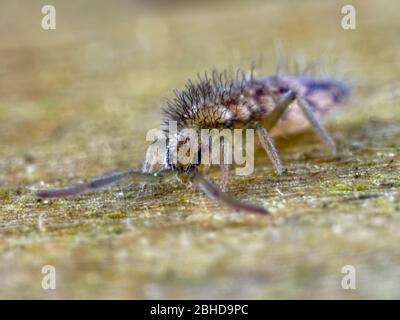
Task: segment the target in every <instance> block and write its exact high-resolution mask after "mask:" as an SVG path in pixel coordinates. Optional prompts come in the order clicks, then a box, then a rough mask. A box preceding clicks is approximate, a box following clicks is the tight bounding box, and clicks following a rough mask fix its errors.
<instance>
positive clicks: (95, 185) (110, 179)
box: [36, 169, 175, 198]
mask: <svg viewBox="0 0 400 320" xmlns="http://www.w3.org/2000/svg"><path fill="white" fill-rule="evenodd" d="M174 176H175V172H173V171H168V170H165V171H161V172H158V173H155V174H150V173H143V172H141V171H139V170H134V169H131V170H127V171H124V172H114V173H112V174H109V175H103V176H99V177H94V178H92V179H90V180H89V181H88V182H85V183H79V184H74V185H69V186H66V187H62V188H50V189H45V190H39V191H38V192H36V196H38V197H39V198H65V197H71V196H76V195H79V194H82V193H86V192H90V191H98V190H99V189H101V188H103V187H106V186H111V185H113V184H114V183H116V182H117V181H119V180H122V179H124V178H127V177H129V178H131V179H133V181H134V182H136V183H141V182H145V183H163V182H167V181H169V180H171V178H172V177H174Z"/></svg>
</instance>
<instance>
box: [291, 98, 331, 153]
mask: <svg viewBox="0 0 400 320" xmlns="http://www.w3.org/2000/svg"><path fill="white" fill-rule="evenodd" d="M296 101H297V103H298V105H299V107H300V108H301V110H302V111H303V113H304V115H305V116H306V118H307V120H308V121H309V122H310V124H311V126H312V127H313V128H314V130H315V131H317V133H318V134H319V135H320V136H321V138H322V140H324V142H325V143H326V144H327V145H328V146H329V147H330V148H331V149H332V153H335V152H336V144H335V141H334V140H333V138H332V137H331V135H330V134H329V133H328V132H327V131H326V130H325V128H324V127H323V126H322V124H321V122H320V121H319V120H318V118H317V117H316V116H315V114H314V112H313V111H312V107H311V106H310V104H309V103H308V102H307V101H306V100H305V99H304V98H303V97H302V96H301V95H297V97H296Z"/></svg>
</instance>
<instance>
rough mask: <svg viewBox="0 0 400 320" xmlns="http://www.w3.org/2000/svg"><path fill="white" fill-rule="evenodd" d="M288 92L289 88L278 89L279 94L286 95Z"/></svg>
mask: <svg viewBox="0 0 400 320" xmlns="http://www.w3.org/2000/svg"><path fill="white" fill-rule="evenodd" d="M288 91H289V87H280V88H279V93H282V94H283V93H286V92H288Z"/></svg>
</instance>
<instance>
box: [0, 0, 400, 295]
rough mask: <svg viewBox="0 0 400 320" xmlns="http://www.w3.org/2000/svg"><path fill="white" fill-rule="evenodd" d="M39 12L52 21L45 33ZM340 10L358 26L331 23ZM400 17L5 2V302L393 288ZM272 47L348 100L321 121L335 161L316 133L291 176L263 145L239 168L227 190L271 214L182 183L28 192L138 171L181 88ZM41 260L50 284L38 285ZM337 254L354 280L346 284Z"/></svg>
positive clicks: (260, 69) (260, 67)
mask: <svg viewBox="0 0 400 320" xmlns="http://www.w3.org/2000/svg"><path fill="white" fill-rule="evenodd" d="M47 4H51V5H53V6H54V7H55V8H56V29H55V30H43V29H42V27H41V20H42V18H43V16H44V15H43V14H42V13H41V9H42V7H43V6H44V5H47ZM346 4H351V5H353V6H354V7H355V8H356V29H355V30H344V29H343V28H342V26H341V20H342V18H343V14H342V13H341V9H342V7H343V6H344V5H346ZM398 12H400V5H399V3H398V2H397V1H394V0H392V1H389V0H384V1H373V0H363V1H350V2H349V1H317V0H315V1H314V0H309V1H294V0H284V1H272V0H271V1H257V0H251V1H235V0H234V1H198V2H196V1H193V2H191V1H161V0H160V1H133V0H131V1H128V0H118V1H111V0H100V1H99V0H96V1H94V0H86V1H80V2H79V3H78V2H71V1H36V0H32V1H21V0H17V1H11V0H2V1H1V3H0V39H1V40H0V62H1V63H0V210H1V211H0V298H49V299H51V298H146V299H148V298H335V297H340V298H381V297H386V298H394V297H397V298H399V297H400V282H399V281H397V280H398V279H399V276H400V270H399V269H398V265H399V263H400V254H399V252H398V250H397V248H396V244H397V243H398V242H399V236H398V232H397V230H398V227H399V226H400V222H399V218H400V214H399V211H400V210H399V196H398V190H399V187H400V180H399V177H398V169H399V154H398V151H399V142H398V141H399V138H400V127H399V119H400V113H399V98H400V89H399V84H400V81H399V76H398V75H399V71H400V55H399V49H400V46H399V36H398V35H399V32H400V22H399V21H400V16H399V13H398ZM278 46H282V47H283V48H284V49H285V51H286V53H287V54H288V55H289V57H293V58H297V59H299V60H300V61H305V62H307V61H315V60H318V59H321V58H322V60H323V61H326V62H327V63H326V65H327V66H328V67H327V68H326V70H325V67H324V66H322V67H321V68H320V72H321V73H322V74H325V75H328V76H330V77H339V79H346V80H348V81H349V83H351V84H352V85H353V96H352V98H351V100H350V102H349V103H348V104H347V106H346V107H345V108H343V109H341V110H339V112H338V113H337V114H335V115H334V117H333V118H332V120H331V122H330V124H329V127H330V129H331V131H332V132H333V135H334V137H335V138H336V139H337V141H338V143H339V145H340V146H341V151H340V152H339V154H338V156H337V157H336V158H335V157H331V156H330V155H328V153H327V152H326V150H325V149H324V147H323V145H321V143H320V142H319V141H318V139H317V138H315V137H314V136H313V135H312V134H311V135H310V134H308V135H307V134H305V135H302V136H301V137H294V138H293V137H287V138H285V139H283V140H282V141H280V142H279V144H278V145H279V146H280V148H281V149H282V159H283V160H284V163H285V165H286V166H287V168H288V173H287V176H286V177H285V176H284V177H276V176H274V174H273V170H272V168H271V166H270V164H269V162H268V160H267V159H264V157H263V156H262V155H261V154H262V153H261V154H260V157H259V158H260V159H257V161H256V171H257V172H256V174H255V175H254V176H251V177H246V178H242V177H232V179H231V185H230V187H229V188H228V192H230V193H231V194H235V195H237V196H239V197H241V198H245V199H249V200H253V201H258V202H262V203H263V204H264V205H265V206H267V207H269V208H271V210H272V211H273V213H274V217H273V218H271V219H269V218H264V217H263V218H260V217H256V216H253V215H243V214H239V213H232V212H228V211H227V210H226V209H223V208H220V206H219V205H218V204H215V203H213V202H211V201H209V200H208V199H206V198H204V197H202V196H201V195H200V194H199V193H198V192H195V191H187V190H186V189H185V188H184V187H181V186H174V187H167V188H166V189H163V188H161V189H157V190H155V191H152V192H147V193H143V194H139V189H138V188H137V187H135V186H132V187H131V188H130V189H129V190H128V191H121V190H118V189H117V190H115V189H114V190H111V191H106V192H104V193H100V194H96V195H85V196H82V197H80V198H78V199H75V200H52V201H45V202H38V201H37V199H36V198H35V197H34V196H33V195H32V190H35V189H38V188H40V187H44V186H50V185H62V184H64V183H69V182H72V181H79V179H81V178H85V177H89V176H92V175H97V174H100V173H102V172H105V171H107V170H113V169H115V168H125V167H130V166H136V165H140V163H141V161H142V160H143V156H144V152H145V148H146V145H147V142H146V141H145V134H146V132H147V131H148V130H149V129H151V128H156V127H158V125H159V123H160V108H161V107H162V105H163V103H164V100H163V99H164V98H165V97H171V96H172V90H173V89H175V88H180V87H182V86H183V85H184V84H185V81H186V79H187V78H190V77H195V76H196V74H197V73H198V72H204V71H207V70H210V69H211V68H213V67H216V68H219V69H223V68H228V69H232V68H233V69H235V68H238V67H242V68H244V69H246V68H250V66H251V63H252V62H253V61H254V62H255V63H256V66H257V68H256V72H257V74H258V75H264V74H270V73H273V72H274V71H275V66H276V63H277V47H278ZM323 65H324V64H323ZM357 175H358V177H356V176H357ZM218 177H219V176H218V174H216V175H215V179H219V178H218ZM243 179H244V180H243ZM47 264H50V265H54V266H55V267H56V270H57V289H56V290H43V289H42V287H41V280H42V277H43V275H42V274H41V268H42V266H43V265H47ZM347 264H351V265H355V266H356V268H357V272H358V275H359V278H358V280H359V285H358V288H357V290H343V289H342V288H341V286H340V283H341V278H342V276H343V274H341V272H340V270H341V268H342V266H343V265H347Z"/></svg>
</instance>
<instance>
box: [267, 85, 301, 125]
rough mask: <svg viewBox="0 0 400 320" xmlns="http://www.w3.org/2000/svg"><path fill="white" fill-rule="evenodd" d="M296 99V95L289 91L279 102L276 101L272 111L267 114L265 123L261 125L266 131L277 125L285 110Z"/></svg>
mask: <svg viewBox="0 0 400 320" xmlns="http://www.w3.org/2000/svg"><path fill="white" fill-rule="evenodd" d="M295 99H296V94H295V93H294V92H293V91H292V90H290V91H288V92H287V93H285V94H284V95H283V97H282V98H281V100H280V101H278V103H277V105H276V107H275V108H274V110H273V111H272V112H271V113H270V114H268V116H267V118H266V119H265V121H263V125H264V127H265V128H266V129H267V130H271V129H272V128H273V127H275V125H276V124H277V123H278V121H279V119H280V118H281V117H282V116H283V115H284V113H285V111H286V110H287V108H288V107H289V106H290V105H291V104H292V103H293V101H294V100H295Z"/></svg>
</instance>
